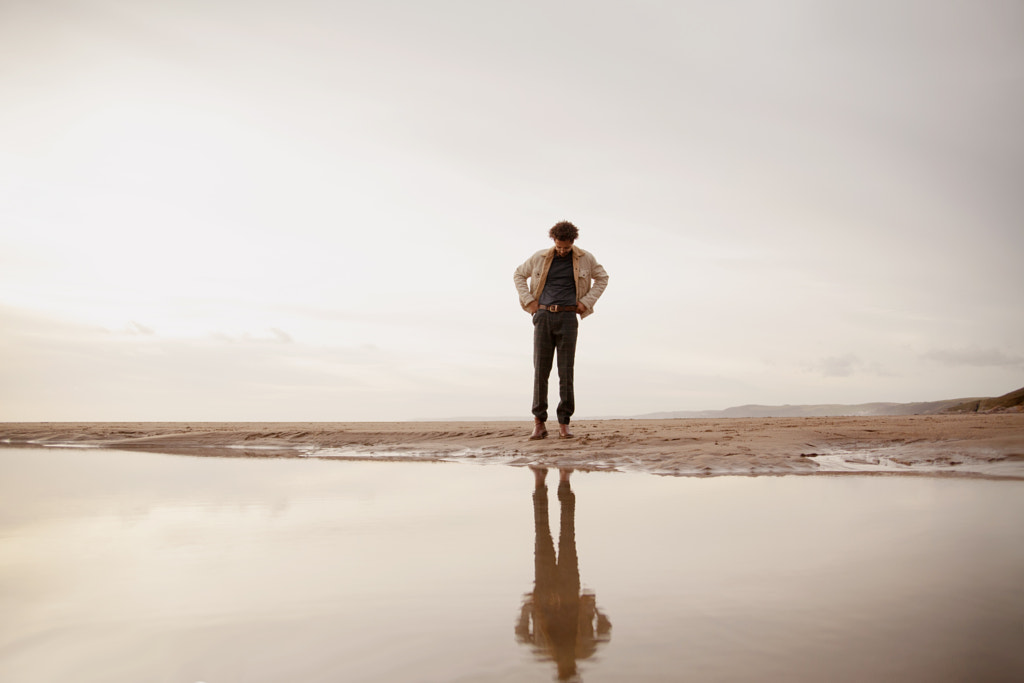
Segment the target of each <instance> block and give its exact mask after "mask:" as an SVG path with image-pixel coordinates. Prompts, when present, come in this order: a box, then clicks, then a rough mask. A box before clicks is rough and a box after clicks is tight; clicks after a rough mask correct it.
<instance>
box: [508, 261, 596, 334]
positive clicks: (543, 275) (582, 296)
mask: <svg viewBox="0 0 1024 683" xmlns="http://www.w3.org/2000/svg"><path fill="white" fill-rule="evenodd" d="M554 257H555V248H554V247H550V248H548V249H541V250H540V251H538V252H537V253H536V254H534V255H533V256H531V257H530V258H528V259H526V262H525V263H524V264H523V265H521V266H519V267H518V268H516V272H515V275H513V276H512V279H513V280H515V283H516V289H517V290H518V291H519V304H520V305H521V306H522V307H523V310H524V311H525V310H526V307H527V306H529V305H530V303H531V302H533V301H536V300H538V299H540V293H541V292H542V291H544V282H545V280H547V277H548V269H549V268H550V267H551V259H553V258H554ZM572 272H573V275H574V276H575V278H576V300H577V301H579V302H580V303H582V304H583V305H584V306H586V307H587V312H586V313H583V314H582V315H581V316H580V317H583V318H586V317H587V316H588V315H590V314H591V313H593V312H594V303H595V302H596V301H597V299H598V297H600V296H601V294H602V293H603V292H604V288H605V287H607V286H608V273H606V272H605V270H604V268H603V267H602V266H601V264H600V263H598V262H597V259H595V258H594V255H593V254H591V253H590V252H589V251H583V250H582V249H580V248H579V247H577V246H576V245H573V247H572ZM527 279H529V281H530V283H529V285H527V283H526V281H527Z"/></svg>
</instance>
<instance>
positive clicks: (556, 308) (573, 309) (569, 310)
mask: <svg viewBox="0 0 1024 683" xmlns="http://www.w3.org/2000/svg"><path fill="white" fill-rule="evenodd" d="M537 308H538V309H540V310H542V311H547V312H548V313H562V312H563V311H564V312H565V313H575V312H576V305H575V304H573V305H572V306H558V305H554V306H545V305H544V304H541V305H539V306H538V307H537Z"/></svg>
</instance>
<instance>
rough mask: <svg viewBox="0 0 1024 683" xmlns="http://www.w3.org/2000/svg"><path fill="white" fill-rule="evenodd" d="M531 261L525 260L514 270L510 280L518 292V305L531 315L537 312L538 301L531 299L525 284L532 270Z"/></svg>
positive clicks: (528, 288)
mask: <svg viewBox="0 0 1024 683" xmlns="http://www.w3.org/2000/svg"><path fill="white" fill-rule="evenodd" d="M531 260H532V259H527V260H526V262H525V263H523V264H522V265H521V266H519V267H518V268H516V272H515V273H514V274H513V275H512V280H513V281H514V282H515V283H516V291H518V292H519V305H520V306H522V307H523V309H524V310H525V311H526V312H527V313H530V314H531V315H532V314H533V313H536V312H537V305H538V301H537V300H536V299H534V298H533V294H531V293H530V286H529V285H528V284H527V279H528V278H529V277H530V271H531V270H532V267H531V265H530V261H531Z"/></svg>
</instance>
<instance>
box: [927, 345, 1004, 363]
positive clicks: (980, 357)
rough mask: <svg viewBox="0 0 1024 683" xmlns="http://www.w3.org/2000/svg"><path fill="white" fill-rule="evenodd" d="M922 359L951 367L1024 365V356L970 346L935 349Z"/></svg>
mask: <svg viewBox="0 0 1024 683" xmlns="http://www.w3.org/2000/svg"><path fill="white" fill-rule="evenodd" d="M922 358H924V359H926V360H930V361H934V362H936V363H941V364H942V365H947V366H951V367H965V366H966V367H974V368H991V367H1014V366H1020V365H1024V356H1015V355H1010V354H1006V353H1004V352H1003V351H1000V350H999V349H995V348H988V349H985V348H981V347H978V346H969V347H964V348H959V349H933V350H931V351H928V352H927V353H924V354H922Z"/></svg>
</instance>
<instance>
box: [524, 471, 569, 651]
mask: <svg viewBox="0 0 1024 683" xmlns="http://www.w3.org/2000/svg"><path fill="white" fill-rule="evenodd" d="M558 500H559V502H561V504H562V514H561V525H560V526H561V528H560V530H559V534H558V558H557V560H556V559H555V544H554V542H553V541H552V538H551V529H550V527H549V525H548V491H547V488H546V487H545V488H542V489H538V490H536V491H534V493H533V521H534V528H535V533H536V547H535V555H534V563H535V564H534V572H535V580H536V585H535V586H534V589H533V599H534V605H535V606H536V609H537V610H538V612H539V615H538V616H539V617H540V621H541V628H542V630H543V631H546V633H547V637H548V639H549V641H550V643H551V646H552V649H553V651H554V652H553V654H554V657H555V660H556V661H557V662H558V663H559V669H560V670H561V669H562V667H563V666H573V665H572V662H574V661H575V657H576V638H577V633H578V629H579V613H580V566H579V560H578V559H577V557H576V525H575V516H576V494H574V493H573V492H572V490H571V489H570V488H569V482H567V481H565V482H561V483H559V485H558Z"/></svg>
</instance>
